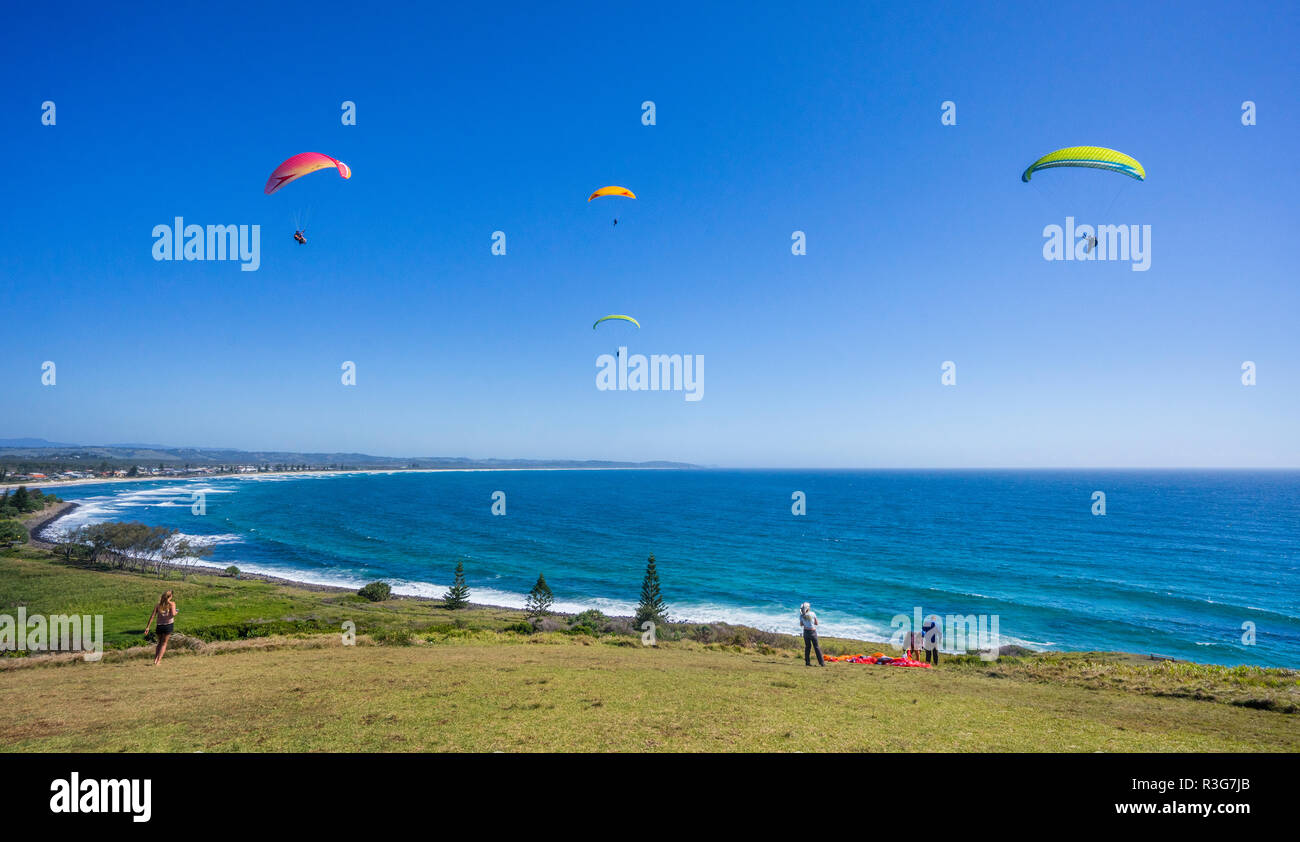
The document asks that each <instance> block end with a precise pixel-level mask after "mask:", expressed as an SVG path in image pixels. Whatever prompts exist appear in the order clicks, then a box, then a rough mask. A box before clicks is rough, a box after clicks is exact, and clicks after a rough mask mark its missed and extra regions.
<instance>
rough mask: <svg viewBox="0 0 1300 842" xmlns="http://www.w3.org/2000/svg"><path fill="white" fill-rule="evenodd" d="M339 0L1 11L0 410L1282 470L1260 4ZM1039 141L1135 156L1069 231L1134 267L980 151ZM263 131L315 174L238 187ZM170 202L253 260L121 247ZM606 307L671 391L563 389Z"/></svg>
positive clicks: (1279, 319)
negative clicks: (690, 374)
mask: <svg viewBox="0 0 1300 842" xmlns="http://www.w3.org/2000/svg"><path fill="white" fill-rule="evenodd" d="M381 6H382V7H383V9H384V11H382V12H380V11H375V12H371V11H369V10H368V8H367V6H366V4H357V3H348V4H330V3H312V4H310V5H309V6H301V5H299V6H295V7H293V8H295V9H296V10H297V11H295V12H283V11H280V12H277V11H268V4H264V3H252V4H241V3H231V4H223V5H221V6H220V7H219V8H218V7H212V6H210V5H199V4H193V5H186V4H167V5H166V6H165V7H158V9H156V10H155V11H153V12H152V13H150V14H143V13H139V12H136V11H134V10H130V11H128V10H126V9H125V8H121V7H116V6H112V5H104V4H100V5H97V6H86V5H84V4H75V5H70V6H69V5H52V6H51V5H45V6H41V7H32V6H30V4H29V5H28V6H26V7H22V8H19V7H15V8H13V9H11V10H10V11H9V12H8V15H7V19H6V23H5V27H4V31H3V32H2V33H0V63H2V64H3V67H4V79H5V84H4V85H3V86H2V87H0V153H2V155H3V160H4V161H5V163H6V166H5V175H4V179H3V182H4V186H5V193H6V201H5V203H4V205H3V210H0V222H2V224H0V291H2V292H3V300H4V317H5V318H4V323H5V328H6V329H5V331H4V335H5V340H6V341H5V348H6V350H5V352H4V353H3V354H2V355H0V437H21V436H37V437H43V438H47V439H51V440H55V441H73V442H81V443H108V442H122V441H133V442H156V443H161V444H168V445H176V446H181V445H198V446H223V447H239V448H245V449H285V450H330V451H333V450H348V451H363V452H369V453H375V454H386V455H463V456H471V457H492V456H495V457H553V458H612V459H634V460H641V459H681V460H688V461H692V462H698V463H705V464H714V465H726V466H807V467H816V466H842V467H854V466H864V467H869V466H1154V465H1162V466H1184V465H1195V466H1279V465H1286V466H1296V465H1300V436H1297V435H1296V429H1297V427H1298V426H1300V424H1298V422H1300V354H1298V353H1297V352H1298V351H1300V338H1298V337H1300V323H1298V320H1297V315H1298V314H1300V307H1298V306H1297V305H1300V292H1298V291H1297V276H1298V274H1300V273H1298V272H1297V267H1296V255H1297V245H1298V243H1300V236H1298V234H1297V226H1298V224H1300V211H1297V207H1298V205H1297V175H1296V170H1297V168H1296V166H1295V153H1296V148H1297V137H1300V132H1298V129H1300V117H1298V116H1297V115H1298V113H1300V111H1298V109H1297V107H1296V106H1297V102H1300V91H1298V90H1297V88H1298V87H1300V66H1298V64H1297V58H1296V55H1297V53H1296V50H1295V44H1296V43H1298V42H1300V25H1298V24H1297V12H1296V8H1295V6H1294V5H1291V4H1272V6H1271V7H1269V6H1265V5H1261V4H1254V3H1232V4H1214V5H1209V4H1196V3H1186V4H1178V5H1172V4H1171V5H1168V6H1159V7H1143V6H1134V5H1133V4H1129V3H1123V4H1110V3H1092V4H1087V5H1085V6H1078V5H1073V6H1064V7H1063V6H1060V5H1059V4H1052V3H1043V4H1033V5H1029V4H1007V6H1006V7H1005V8H1004V7H1003V5H1002V4H999V5H993V4H988V5H984V4H981V5H980V6H979V7H978V9H976V8H974V7H973V6H972V5H971V4H969V3H954V4H929V3H926V4H910V3H904V4H899V3H889V4H885V3H880V4H868V3H861V2H851V3H843V4H837V3H816V4H811V5H808V6H806V7H799V6H798V5H790V4H775V3H773V4H767V3H745V4H740V3H736V4H720V5H716V6H712V7H707V8H701V7H700V5H699V4H697V3H682V4H671V3H656V4H653V5H650V4H630V3H610V2H601V3H593V4H590V5H585V6H581V7H579V6H572V7H568V8H566V9H565V10H563V11H559V10H555V9H553V8H552V7H550V6H538V5H537V4H516V5H513V6H506V5H500V4H498V5H493V6H491V7H482V8H479V9H475V10H467V9H463V8H456V7H455V6H454V4H452V5H448V4H411V5H409V6H405V7H402V9H401V10H400V11H397V10H392V11H390V9H393V8H394V7H393V4H375V8H376V9H378V8H380V7H381ZM1248 99H1249V100H1254V101H1255V102H1256V103H1257V104H1258V125H1256V126H1253V127H1243V126H1242V125H1241V121H1240V114H1241V103H1242V101H1243V100H1248ZM45 100H53V101H54V102H55V103H56V106H57V125H56V126H53V127H48V126H42V125H41V123H40V106H41V103H42V102H43V101H45ZM343 100H352V101H354V102H356V104H357V116H358V121H357V122H358V124H357V125H356V126H354V127H347V126H343V125H341V123H340V120H339V115H340V103H341V102H342V101H343ZM643 100H653V101H655V103H656V104H657V118H658V124H657V125H656V126H653V127H646V126H643V125H642V124H641V121H640V116H641V108H640V106H641V103H642V101H643ZM944 100H953V101H955V102H956V104H957V121H958V122H957V125H956V126H955V127H945V126H942V125H941V124H940V119H939V118H940V104H941V103H942V102H943V101H944ZM1075 144H1098V145H1104V146H1111V147H1114V148H1117V149H1120V150H1123V151H1125V152H1128V153H1130V154H1132V155H1134V156H1135V157H1137V158H1138V159H1139V160H1141V161H1142V163H1143V164H1144V165H1145V167H1146V170H1147V175H1148V179H1147V181H1146V182H1145V183H1142V184H1138V183H1136V182H1133V183H1132V184H1131V185H1130V186H1127V187H1125V189H1124V190H1123V191H1122V193H1121V194H1120V198H1119V199H1118V201H1116V202H1115V204H1114V205H1113V206H1112V207H1110V208H1106V209H1104V210H1105V211H1106V216H1105V218H1104V219H1102V220H1101V221H1106V222H1116V223H1120V222H1123V223H1137V224H1149V225H1151V226H1152V251H1153V256H1152V266H1151V269H1150V270H1149V271H1147V272H1133V271H1131V270H1130V268H1129V266H1128V264H1125V263H1095V262H1094V263H1064V264H1062V263H1049V262H1046V261H1045V260H1044V259H1043V258H1042V254H1041V245H1042V234H1041V231H1042V227H1043V226H1044V225H1045V224H1048V223H1052V222H1056V223H1060V222H1063V217H1064V215H1065V210H1064V207H1065V206H1064V205H1063V204H1059V202H1062V201H1064V200H1062V199H1061V198H1060V197H1059V195H1058V194H1056V193H1053V192H1051V191H1052V190H1054V189H1055V187H1056V186H1059V185H1068V184H1070V183H1071V182H1070V181H1068V180H1066V179H1061V180H1059V181H1057V182H1052V183H1048V179H1049V177H1052V176H1055V175H1061V174H1062V172H1063V171H1060V170H1057V171H1051V172H1046V173H1042V174H1040V176H1039V177H1037V178H1036V179H1035V183H1034V184H1030V185H1025V184H1022V183H1021V181H1020V178H1019V176H1020V173H1021V171H1022V170H1023V169H1024V167H1025V166H1026V165H1027V164H1028V163H1029V162H1030V161H1032V160H1033V159H1035V158H1037V157H1038V156H1039V155H1042V154H1044V153H1046V152H1048V151H1051V150H1053V149H1056V148H1058V147H1061V146H1069V145H1075ZM303 151H319V152H325V153H327V154H330V155H333V156H335V157H337V158H340V159H342V160H344V161H346V162H347V163H348V164H349V165H350V166H351V167H352V170H353V177H352V179H351V180H349V181H343V180H341V179H339V178H338V177H337V176H336V175H335V174H334V173H332V172H322V173H317V174H315V175H313V176H309V177H307V178H305V179H302V180H301V181H299V182H297V183H295V184H291V185H288V186H287V187H286V188H285V189H284V190H283V191H281V192H280V193H278V194H276V195H274V196H270V197H267V196H264V195H263V194H262V186H263V184H264V182H265V180H266V178H267V176H268V175H269V173H270V172H271V170H272V169H273V168H274V167H275V166H276V164H278V163H279V162H280V161H281V160H283V159H284V158H287V157H288V156H290V155H291V154H294V153H297V152H303ZM1078 174H1079V173H1072V174H1071V175H1078ZM1088 175H1093V176H1096V178H1097V179H1101V180H1107V186H1108V187H1109V186H1110V184H1113V183H1115V182H1118V181H1123V178H1122V177H1121V176H1117V175H1114V174H1110V173H1088ZM1040 182H1041V183H1042V187H1041V188H1040ZM605 184H623V185H626V186H628V187H630V188H631V189H633V190H634V191H636V192H637V194H638V195H639V197H640V198H639V199H638V200H637V201H636V202H635V203H632V202H624V203H623V206H622V208H621V211H620V212H621V219H622V222H621V223H620V224H619V225H618V227H617V229H615V228H614V227H613V226H612V225H611V219H612V216H613V212H612V211H611V210H610V205H611V204H612V203H618V202H621V201H622V200H618V199H607V200H603V202H596V203H593V204H592V205H588V204H587V203H586V201H585V199H586V196H587V194H588V193H590V192H591V191H592V190H593V189H595V188H596V187H599V186H602V185H605ZM1089 186H1091V183H1089ZM1067 195H1068V194H1067ZM308 204H309V205H310V206H311V213H312V216H311V221H310V226H309V228H308V236H309V243H308V245H306V246H302V247H300V246H298V245H296V244H295V243H294V242H293V241H292V239H291V234H292V231H293V224H292V214H293V212H294V210H295V209H297V208H298V207H301V206H303V205H308ZM1058 211H1059V212H1058ZM178 215H180V216H184V217H185V219H186V220H187V221H188V222H197V223H200V224H208V223H237V224H239V223H242V224H260V225H261V226H262V233H263V242H262V265H261V269H260V270H259V271H257V272H241V271H239V269H238V268H237V265H236V264H233V263H200V262H190V263H185V262H171V263H168V262H155V261H154V260H153V259H152V257H151V247H152V245H153V240H152V238H151V235H150V232H151V230H152V228H153V226H155V225H157V224H161V223H170V222H171V220H172V218H173V217H174V216H178ZM1080 221H1096V220H1080ZM498 229H500V230H503V231H505V232H506V234H507V237H508V249H509V253H508V255H507V256H505V257H494V256H492V255H491V253H490V245H491V242H490V236H491V233H492V232H493V231H495V230H498ZM795 230H803V231H805V232H806V233H807V238H808V254H807V255H806V256H801V257H797V256H793V255H791V253H790V235H791V232H792V231H795ZM606 313H630V314H633V315H635V316H636V317H637V318H639V319H640V321H641V324H642V329H641V330H640V331H639V333H634V334H633V335H631V336H630V341H629V345H630V347H631V351H632V352H633V353H636V352H645V353H651V352H655V353H682V354H700V355H703V356H704V358H705V360H706V365H705V397H704V399H703V400H701V401H699V402H696V403H689V402H686V401H684V400H683V398H682V395H681V394H680V393H672V392H661V393H645V392H643V393H626V392H622V393H606V392H598V391H597V390H596V388H595V385H594V384H595V371H596V369H595V359H596V356H597V355H598V354H601V353H606V352H609V351H611V350H612V348H613V347H614V342H613V341H611V338H612V335H613V331H611V332H610V333H608V334H607V333H605V332H603V330H602V331H601V332H594V331H592V329H591V323H592V322H593V321H594V320H595V318H597V317H598V316H601V315H604V314H606ZM615 330H618V328H615ZM45 360H52V361H55V362H56V364H57V366H58V369H57V375H58V383H57V385H56V386H54V387H46V386H42V385H41V383H40V367H41V363H42V362H43V361H45ZM344 360H353V361H355V362H356V363H357V365H358V381H359V384H358V385H357V386H356V387H355V388H347V387H343V386H342V385H340V384H339V366H340V363H342V361H344ZM945 360H952V361H955V362H956V363H957V365H958V385H957V386H956V387H952V388H945V387H943V386H941V385H940V382H939V379H940V370H939V368H940V364H941V363H942V362H943V361H945ZM1244 360H1253V361H1255V362H1256V363H1257V364H1258V367H1259V375H1258V377H1259V385H1258V386H1256V387H1253V388H1245V387H1242V386H1241V385H1240V382H1239V376H1240V374H1239V369H1240V365H1241V363H1242V361H1244Z"/></svg>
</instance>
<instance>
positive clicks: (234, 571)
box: [226, 564, 239, 579]
mask: <svg viewBox="0 0 1300 842" xmlns="http://www.w3.org/2000/svg"><path fill="white" fill-rule="evenodd" d="M226 575H227V576H234V577H235V578H236V579H238V578H239V568H238V567H236V566H235V565H233V564H232V565H230V566H229V567H227V568H226Z"/></svg>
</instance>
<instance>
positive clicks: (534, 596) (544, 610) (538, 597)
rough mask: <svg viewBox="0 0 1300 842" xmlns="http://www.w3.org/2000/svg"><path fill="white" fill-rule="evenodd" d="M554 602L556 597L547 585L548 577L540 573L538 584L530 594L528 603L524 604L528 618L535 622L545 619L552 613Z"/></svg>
mask: <svg viewBox="0 0 1300 842" xmlns="http://www.w3.org/2000/svg"><path fill="white" fill-rule="evenodd" d="M554 602H555V595H554V594H553V593H551V586H550V585H548V584H546V576H544V575H543V574H541V573H538V574H537V584H535V585H533V589H532V590H531V591H529V592H528V601H527V602H525V603H524V608H525V610H527V611H528V617H529V618H530V619H534V620H535V619H539V618H541V617H545V616H546V615H547V614H550V613H551V604H552V603H554Z"/></svg>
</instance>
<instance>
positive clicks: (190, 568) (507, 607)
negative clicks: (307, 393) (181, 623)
mask: <svg viewBox="0 0 1300 842" xmlns="http://www.w3.org/2000/svg"><path fill="white" fill-rule="evenodd" d="M501 470H541V471H555V470H636V469H630V468H430V469H405V470H400V471H392V470H365V471H320V472H309V471H302V472H283V473H282V474H280V475H283V476H293V475H295V474H298V475H321V476H328V475H332V474H344V475H355V474H393V473H410V472H417V473H435V472H443V471H453V472H467V471H501ZM230 476H235V477H242V478H257V477H259V476H261V477H265V476H268V474H260V475H258V474H244V475H238V474H235V475H230ZM147 479H153V480H157V481H162V482H166V481H169V480H170V481H182V480H187V479H203V478H201V477H200V478H175V477H173V478H164V479H161V480H158V478H153V477H149V478H134V479H133V480H122V479H120V478H117V479H112V480H109V479H103V480H85V481H83V482H84V483H86V484H89V483H96V484H100V483H104V482H123V481H142V480H147ZM64 484H72V483H71V482H69V483H64ZM78 508H79V504H78V503H77V502H74V501H63V502H60V503H58V504H56V506H55V507H54V508H53V509H52V510H47V511H44V512H41V513H38V514H37V515H35V516H34V517H32V518H31V519H30V520H28V521H26V522H25V523H24V525H25V526H26V527H27V529H28V531H29V535H30V542H29V546H31V547H32V548H35V549H41V550H53V549H54V548H55V547H57V545H58V544H59V541H58V540H57V538H55V537H52V536H51V535H50V530H51V528H52V527H53V526H54V525H55V524H56V523H57V522H58V521H59V520H61V519H62V518H63V517H65V516H67V515H69V514H71V513H72V512H74V511H76V510H77V509H78ZM230 566H232V565H223V564H216V563H212V562H208V561H201V560H196V561H193V562H190V563H176V562H171V563H168V562H162V563H159V567H160V568H162V569H164V570H166V571H168V572H175V573H181V574H185V573H196V572H198V573H203V574H207V575H218V576H221V575H227V574H226V570H227V569H228V567H230ZM233 566H236V567H238V564H235V565H233ZM238 578H240V579H243V580H253V581H261V582H266V583H268V584H275V585H283V586H288V587H293V588H297V589H301V590H306V591H311V592H316V593H331V594H355V593H356V592H357V589H358V586H357V585H349V584H327V583H322V582H312V581H305V580H302V579H298V578H293V577H291V576H283V575H276V574H272V573H263V572H258V571H248V570H243V569H240V572H239V574H238ZM416 584H429V585H431V584H432V583H416ZM392 599H395V600H407V601H411V602H418V603H430V604H437V603H441V602H442V599H441V597H440V596H437V595H433V594H431V593H430V594H419V593H394V594H393V595H392ZM470 605H472V606H473V607H475V608H479V609H490V610H501V611H510V612H520V611H521V608H520V606H519V605H517V604H514V605H512V604H501V603H498V602H479V601H473V602H471V603H470ZM581 610H588V608H574V607H573V606H568V607H567V608H566V609H560V608H558V607H557V609H556V610H555V611H554V612H553V613H554V614H555V615H557V616H574V615H575V614H576V613H578V612H579V611H581ZM624 610H626V609H624ZM606 616H608V617H610V619H613V620H619V621H627V622H631V620H632V617H630V616H627V615H623V614H606ZM670 623H671V625H680V626H686V625H712V626H728V627H732V628H737V629H748V630H751V631H754V632H758V633H762V634H780V635H789V634H792V633H791V632H787V631H781V630H779V629H776V628H765V627H763V626H758V625H753V624H751V623H747V622H744V621H743V620H742V621H739V622H737V621H735V620H727V619H710V618H698V619H691V618H680V619H675V620H672V621H670ZM826 639H837V640H841V641H855V642H859V643H862V644H863V645H865V646H873V647H883V646H890V645H892V644H890V642H889V640H888V639H876V638H870V637H858V636H852V635H850V636H845V635H842V634H840V635H833V636H832V637H831V638H826ZM999 648H1000V649H1014V650H1021V651H1023V652H1025V653H1029V652H1033V653H1042V654H1048V653H1050V654H1082V653H1085V652H1091V651H1112V650H1089V649H1056V648H1052V649H1043V648H1039V647H1036V646H1033V645H1032V644H1029V645H1024V643H1023V642H1022V641H1015V642H1012V643H1009V644H1006V645H1004V646H1002V647H999ZM943 651H945V653H946V654H948V655H949V656H951V655H953V654H957V653H953V652H948V651H947V650H943ZM1114 654H1121V655H1124V656H1126V657H1131V658H1137V659H1142V660H1152V661H1170V662H1183V663H1193V664H1207V665H1214V664H1215V662H1211V661H1199V660H1194V659H1190V658H1185V657H1183V658H1175V657H1169V656H1165V655H1160V654H1157V653H1143V652H1135V651H1125V650H1114Z"/></svg>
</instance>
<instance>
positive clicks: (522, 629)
mask: <svg viewBox="0 0 1300 842" xmlns="http://www.w3.org/2000/svg"><path fill="white" fill-rule="evenodd" d="M505 630H506V631H508V632H514V633H515V634H532V633H533V624H532V623H526V622H524V621H523V620H520V621H519V622H517V623H511V624H510V625H508V626H506V628H505Z"/></svg>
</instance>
